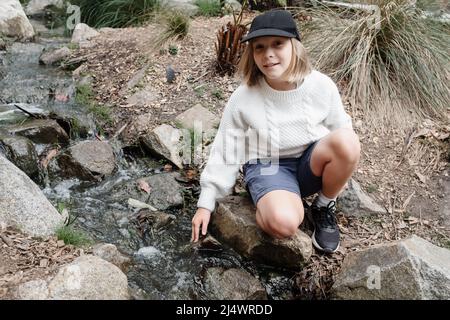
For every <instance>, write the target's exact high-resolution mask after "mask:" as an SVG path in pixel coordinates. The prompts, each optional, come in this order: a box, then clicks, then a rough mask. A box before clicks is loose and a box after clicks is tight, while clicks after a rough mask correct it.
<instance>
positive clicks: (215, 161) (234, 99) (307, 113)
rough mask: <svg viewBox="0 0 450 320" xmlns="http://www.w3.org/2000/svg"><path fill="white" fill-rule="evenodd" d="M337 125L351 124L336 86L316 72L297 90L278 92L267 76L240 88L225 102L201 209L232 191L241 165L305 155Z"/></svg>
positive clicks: (205, 175)
mask: <svg viewBox="0 0 450 320" xmlns="http://www.w3.org/2000/svg"><path fill="white" fill-rule="evenodd" d="M338 128H352V123H351V118H350V116H349V115H348V114H347V113H346V112H345V110H344V107H343V105H342V101H341V97H340V95H339V91H338V89H337V87H336V84H335V83H334V82H333V80H331V79H330V78H329V77H328V76H326V75H324V74H323V73H320V72H319V71H316V70H314V71H312V72H311V73H310V74H309V75H308V76H306V77H305V79H304V81H303V83H302V84H301V85H300V86H298V87H297V88H296V89H294V90H289V91H277V90H274V89H273V88H272V87H270V86H269V85H268V84H267V82H266V81H265V80H264V78H262V79H261V81H260V83H259V84H258V85H256V86H252V87H248V86H247V85H241V86H239V87H238V88H237V89H236V91H235V92H234V93H233V94H232V95H231V97H230V99H229V101H228V103H227V105H226V106H225V109H224V112H223V116H222V119H221V121H220V125H219V129H218V131H217V135H216V137H215V139H214V142H213V145H212V148H211V151H210V155H209V158H208V162H207V164H206V167H205V168H204V170H203V172H202V174H201V176H200V186H201V193H200V198H199V200H198V203H197V207H201V208H206V209H209V210H210V211H214V208H215V203H216V199H218V198H222V197H224V196H226V195H228V194H230V193H231V189H232V188H233V186H234V184H235V182H236V178H237V175H238V173H239V168H240V166H241V165H242V164H244V163H245V162H246V161H249V160H251V159H256V158H269V159H270V158H272V159H276V158H278V157H279V158H287V157H300V156H301V155H302V153H303V151H304V150H305V149H306V148H307V147H308V145H310V144H311V143H313V142H315V141H317V140H319V139H321V138H323V137H324V136H325V135H327V134H328V133H329V132H330V131H333V130H335V129H338Z"/></svg>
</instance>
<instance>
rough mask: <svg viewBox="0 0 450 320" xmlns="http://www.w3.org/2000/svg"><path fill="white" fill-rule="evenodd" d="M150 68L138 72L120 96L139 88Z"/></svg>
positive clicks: (145, 67)
mask: <svg viewBox="0 0 450 320" xmlns="http://www.w3.org/2000/svg"><path fill="white" fill-rule="evenodd" d="M103 29H107V28H101V29H100V30H99V31H100V32H102V31H103ZM108 29H109V28H108ZM112 30H114V29H112ZM149 66H150V64H146V65H145V66H144V67H142V68H141V69H140V70H139V71H138V72H136V73H135V74H134V75H133V77H132V78H131V79H130V80H129V81H128V83H127V85H126V86H125V87H123V88H122V89H121V90H120V92H119V95H121V96H123V95H125V94H126V93H127V91H128V90H130V89H133V88H134V87H135V86H137V85H138V84H139V82H141V80H142V79H143V78H144V76H145V73H146V72H147V69H148V68H149Z"/></svg>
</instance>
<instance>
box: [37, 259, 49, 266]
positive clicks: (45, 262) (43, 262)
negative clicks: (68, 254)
mask: <svg viewBox="0 0 450 320" xmlns="http://www.w3.org/2000/svg"><path fill="white" fill-rule="evenodd" d="M39 267H41V268H46V267H48V259H41V261H39Z"/></svg>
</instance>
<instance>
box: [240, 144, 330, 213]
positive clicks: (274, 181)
mask: <svg viewBox="0 0 450 320" xmlns="http://www.w3.org/2000/svg"><path fill="white" fill-rule="evenodd" d="M316 144H317V142H315V143H312V144H311V145H310V146H308V148H307V149H306V150H305V151H304V152H303V154H302V155H301V156H300V158H281V159H279V161H278V162H279V163H278V164H276V163H274V164H272V163H270V162H268V161H267V160H261V159H257V160H253V161H249V162H247V163H245V164H244V166H243V168H242V170H243V173H244V182H245V185H246V188H247V191H248V193H250V196H251V197H252V200H253V203H254V204H255V206H256V204H257V203H258V201H259V199H261V197H262V196H264V195H265V194H266V193H268V192H270V191H274V190H286V191H291V192H294V193H296V194H298V195H299V196H300V197H301V198H304V197H307V196H310V195H312V194H314V193H316V192H319V191H320V190H321V189H322V177H317V176H315V175H314V173H313V172H312V171H311V166H310V161H311V154H312V152H313V150H314V147H315V146H316Z"/></svg>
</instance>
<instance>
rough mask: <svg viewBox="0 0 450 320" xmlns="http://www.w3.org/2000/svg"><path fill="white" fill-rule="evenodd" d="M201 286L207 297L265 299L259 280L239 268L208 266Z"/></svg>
mask: <svg viewBox="0 0 450 320" xmlns="http://www.w3.org/2000/svg"><path fill="white" fill-rule="evenodd" d="M203 286H204V289H205V292H206V294H207V295H208V299H214V300H267V293H266V289H265V288H264V287H263V286H262V284H261V282H259V280H258V279H256V278H255V277H253V276H252V275H251V274H250V273H248V272H247V271H245V270H241V269H228V270H225V269H223V268H218V267H216V268H208V269H207V270H206V272H205V276H204V278H203Z"/></svg>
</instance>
